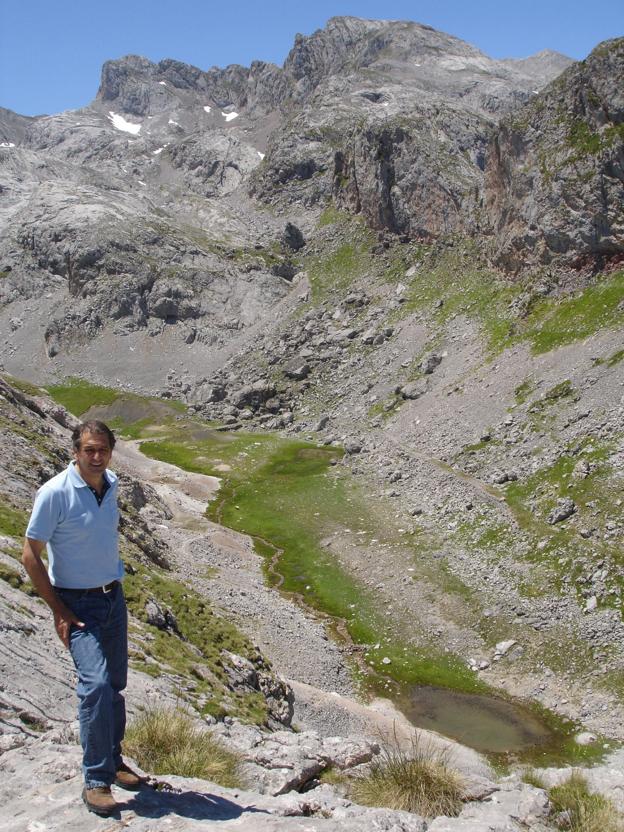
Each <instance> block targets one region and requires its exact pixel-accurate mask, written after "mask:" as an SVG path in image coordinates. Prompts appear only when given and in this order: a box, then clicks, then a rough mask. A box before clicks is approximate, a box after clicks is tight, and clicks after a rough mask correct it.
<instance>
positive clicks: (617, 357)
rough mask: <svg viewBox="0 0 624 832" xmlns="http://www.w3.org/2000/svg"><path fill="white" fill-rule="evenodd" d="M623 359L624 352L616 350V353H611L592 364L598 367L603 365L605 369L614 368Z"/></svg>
mask: <svg viewBox="0 0 624 832" xmlns="http://www.w3.org/2000/svg"><path fill="white" fill-rule="evenodd" d="M623 359H624V350H617V351H616V352H614V353H612V354H611V355H610V356H609V357H608V358H597V359H596V360H595V361H594V364H596V365H597V366H600V365H601V364H604V366H605V367H615V365H616V364H619V363H620V361H622V360H623Z"/></svg>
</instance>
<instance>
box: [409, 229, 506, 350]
mask: <svg viewBox="0 0 624 832" xmlns="http://www.w3.org/2000/svg"><path fill="white" fill-rule="evenodd" d="M424 261H425V262H424V263H423V265H422V266H421V267H420V268H419V270H418V272H417V273H416V275H415V276H414V277H413V278H411V279H410V280H409V287H408V290H407V292H406V293H405V298H406V302H405V303H404V304H403V305H402V307H401V310H400V312H399V313H398V314H399V315H400V316H401V317H403V316H405V315H406V314H409V313H410V312H424V311H427V312H428V313H429V315H430V316H431V317H433V320H434V321H435V322H436V323H437V324H438V325H439V326H443V325H445V324H446V323H447V322H448V320H449V319H450V318H451V317H453V316H455V315H459V314H461V315H466V316H467V317H469V318H471V319H473V320H476V321H478V323H479V325H480V327H481V329H482V331H483V334H484V335H485V337H486V338H487V341H488V344H489V347H490V349H491V350H493V351H495V352H496V351H498V350H500V349H502V348H504V347H505V346H507V344H508V343H509V340H510V336H511V333H512V331H513V323H514V315H513V313H512V312H511V311H510V304H511V303H512V301H513V300H514V298H516V297H517V296H518V295H519V294H520V292H521V287H520V286H518V285H515V284H513V283H510V282H506V281H504V280H501V278H500V277H499V276H498V275H497V274H496V273H495V272H494V271H492V270H489V269H488V268H487V267H486V266H485V265H484V264H483V263H482V262H481V258H480V256H479V252H478V251H477V248H476V244H475V243H473V242H471V241H462V244H461V245H454V246H452V247H450V248H445V249H443V250H437V249H434V248H431V249H430V250H429V251H428V252H427V253H426V254H425V257H424Z"/></svg>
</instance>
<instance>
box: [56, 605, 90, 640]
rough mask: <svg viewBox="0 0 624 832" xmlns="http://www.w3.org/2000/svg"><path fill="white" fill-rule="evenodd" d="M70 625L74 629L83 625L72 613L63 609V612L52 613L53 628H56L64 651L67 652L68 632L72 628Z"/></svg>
mask: <svg viewBox="0 0 624 832" xmlns="http://www.w3.org/2000/svg"><path fill="white" fill-rule="evenodd" d="M72 624H73V625H74V626H75V627H80V628H83V627H84V623H83V622H82V621H80V620H79V619H78V618H77V617H76V616H75V615H74V613H73V612H72V611H71V610H70V609H68V608H67V607H65V609H63V610H55V611H54V626H55V628H56V632H57V634H58V637H59V638H60V640H61V641H62V642H63V645H64V646H65V648H66V649H68V650H69V631H70V630H71V628H72Z"/></svg>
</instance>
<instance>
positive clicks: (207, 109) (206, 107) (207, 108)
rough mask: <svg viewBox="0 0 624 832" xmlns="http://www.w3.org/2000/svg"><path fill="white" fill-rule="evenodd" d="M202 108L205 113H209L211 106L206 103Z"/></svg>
mask: <svg viewBox="0 0 624 832" xmlns="http://www.w3.org/2000/svg"><path fill="white" fill-rule="evenodd" d="M204 110H205V111H206V112H207V113H209V112H210V111H211V110H212V107H210V106H208V104H206V106H205V107H204Z"/></svg>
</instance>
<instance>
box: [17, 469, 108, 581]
mask: <svg viewBox="0 0 624 832" xmlns="http://www.w3.org/2000/svg"><path fill="white" fill-rule="evenodd" d="M106 478H107V479H108V481H109V483H110V488H109V489H108V491H107V492H106V494H105V495H104V499H103V500H102V503H101V505H99V506H98V504H97V500H96V498H95V495H94V494H93V492H92V491H91V490H90V488H89V486H88V485H87V483H86V482H85V481H84V480H83V479H82V477H81V476H80V474H79V473H78V469H77V468H76V466H75V465H74V463H73V462H72V463H71V464H70V465H69V466H68V467H67V468H66V469H65V471H61V473H60V474H57V475H56V476H55V477H52V479H51V480H48V482H46V483H45V485H42V486H41V488H40V489H39V491H38V492H37V496H36V497H35V504H34V506H33V510H32V514H31V516H30V522H29V523H28V528H27V529H26V537H29V538H31V539H32V540H42V541H45V543H46V544H47V549H48V574H49V576H50V581H51V583H52V584H53V585H54V586H60V587H65V588H67V589H87V588H89V587H94V586H103V585H104V584H108V583H110V582H111V581H115V580H118V579H120V578H122V577H123V571H124V570H123V564H122V562H121V560H120V558H119V543H118V531H117V530H118V526H119V509H118V508H117V477H116V476H115V474H113V472H112V471H109V470H108V469H107V471H106Z"/></svg>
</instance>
